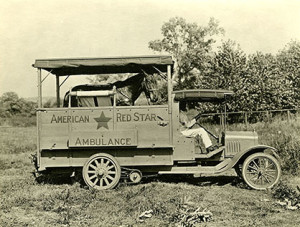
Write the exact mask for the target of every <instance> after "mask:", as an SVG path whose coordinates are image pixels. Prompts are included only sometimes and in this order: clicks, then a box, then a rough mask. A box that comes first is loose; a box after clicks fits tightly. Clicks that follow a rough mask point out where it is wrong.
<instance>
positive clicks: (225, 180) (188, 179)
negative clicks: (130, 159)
mask: <svg viewBox="0 0 300 227" xmlns="http://www.w3.org/2000/svg"><path fill="white" fill-rule="evenodd" d="M151 182H162V183H171V184H172V183H173V184H178V183H184V184H189V185H195V186H201V187H210V186H224V185H231V186H233V187H237V188H242V189H249V187H248V186H247V185H246V183H245V182H244V181H243V180H242V179H241V178H239V177H236V176H204V177H199V178H194V177H193V176H190V175H157V176H153V177H147V178H144V179H143V180H142V182H141V184H147V183H151ZM129 185H130V184H129Z"/></svg>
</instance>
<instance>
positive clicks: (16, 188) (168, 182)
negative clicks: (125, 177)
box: [0, 127, 300, 226]
mask: <svg viewBox="0 0 300 227" xmlns="http://www.w3.org/2000/svg"><path fill="white" fill-rule="evenodd" d="M35 133H36V129H35V128H34V127H32V128H2V129H1V131H0V152H1V157H0V189H1V196H0V226H178V223H179V222H180V218H181V217H182V212H184V211H187V210H190V211H194V210H196V209H197V208H199V210H201V211H203V210H205V209H206V210H208V211H210V212H211V213H212V219H211V220H210V221H209V222H205V223H201V226H300V218H299V217H300V210H296V211H290V210H287V209H285V208H283V207H281V206H279V205H277V204H276V200H275V199H274V198H272V195H271V193H270V192H269V191H255V190H250V189H248V188H247V187H246V186H245V185H244V184H243V183H242V182H241V181H239V180H238V178H237V177H236V176H235V174H234V173H233V172H231V173H229V174H227V175H226V176H207V177H202V178H192V177H185V176H163V177H157V178H149V179H146V180H144V181H143V182H142V183H141V184H139V185H127V184H126V183H121V184H120V185H119V186H118V187H117V188H116V189H114V190H107V191H93V190H89V189H87V188H86V187H84V186H83V185H81V184H80V183H78V182H74V181H72V180H71V179H70V178H69V177H60V178H58V177H54V176H52V177H50V178H47V179H44V180H43V181H41V182H39V183H38V182H37V181H36V180H35V178H34V177H33V175H32V173H31V172H32V171H33V164H32V163H31V161H30V156H31V154H32V153H34V151H35V147H36V145H35V144H36V137H35V136H36V134H35ZM284 179H286V181H287V182H289V183H290V184H291V185H300V178H299V177H289V176H284ZM149 210H152V213H151V214H152V216H151V217H149V218H144V219H139V215H140V214H141V213H143V212H144V211H149Z"/></svg>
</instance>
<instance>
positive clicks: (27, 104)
mask: <svg viewBox="0 0 300 227" xmlns="http://www.w3.org/2000/svg"><path fill="white" fill-rule="evenodd" d="M35 108H36V103H35V102H31V101H26V100H25V99H23V98H19V96H18V94H17V93H15V92H6V93H4V94H3V95H2V96H1V97H0V117H11V116H14V115H22V116H28V117H29V116H33V115H35Z"/></svg>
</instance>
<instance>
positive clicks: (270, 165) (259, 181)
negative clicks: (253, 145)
mask: <svg viewBox="0 0 300 227" xmlns="http://www.w3.org/2000/svg"><path fill="white" fill-rule="evenodd" d="M242 175H243V179H244V180H245V182H246V183H247V184H248V185H249V186H250V187H251V188H253V189H257V190H265V189H267V188H272V187H273V186H274V185H275V184H277V183H278V181H279V179H280V176H281V168H280V164H279V162H278V160H277V159H276V158H275V157H273V156H272V155H269V154H265V153H255V154H252V155H250V156H249V157H248V158H246V160H245V161H244V163H243V167H242Z"/></svg>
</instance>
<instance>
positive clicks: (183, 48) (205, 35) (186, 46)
mask: <svg viewBox="0 0 300 227" xmlns="http://www.w3.org/2000/svg"><path fill="white" fill-rule="evenodd" d="M161 32H162V35H163V38H162V39H161V40H154V41H150V42H149V48H150V49H152V50H154V51H159V52H163V51H164V52H167V53H169V54H171V55H172V56H173V59H174V60H175V77H177V79H178V88H179V89H181V88H184V87H186V86H189V83H185V84H183V82H184V81H185V80H186V81H188V80H190V81H191V82H195V81H197V79H198V77H199V75H200V73H199V72H201V71H202V70H204V69H205V68H206V65H207V62H208V61H209V59H210V57H211V54H212V45H213V43H215V39H214V36H215V35H218V34H221V33H224V30H223V28H221V27H219V24H218V22H217V21H216V20H214V19H213V18H211V19H210V21H209V22H208V25H207V26H199V25H197V24H196V23H187V22H186V21H185V19H183V18H181V17H175V18H171V19H170V20H169V21H168V22H166V23H165V24H163V26H162V28H161ZM195 70H196V72H195ZM191 77H193V78H192V79H190V78H191Z"/></svg>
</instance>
